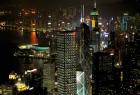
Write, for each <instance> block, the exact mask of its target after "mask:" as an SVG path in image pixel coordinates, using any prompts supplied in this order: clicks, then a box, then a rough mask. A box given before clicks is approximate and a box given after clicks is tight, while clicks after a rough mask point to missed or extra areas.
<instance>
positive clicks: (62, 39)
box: [56, 31, 77, 95]
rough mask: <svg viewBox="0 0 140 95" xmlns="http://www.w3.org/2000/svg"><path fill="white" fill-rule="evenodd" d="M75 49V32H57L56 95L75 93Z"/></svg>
mask: <svg viewBox="0 0 140 95" xmlns="http://www.w3.org/2000/svg"><path fill="white" fill-rule="evenodd" d="M76 51H77V49H76V43H75V33H74V32H71V31H65V32H64V31H63V32H59V33H58V35H57V56H56V64H57V76H58V77H57V82H58V95H76V66H77V65H76V62H77V58H76Z"/></svg>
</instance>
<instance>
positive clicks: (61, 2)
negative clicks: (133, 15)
mask: <svg viewBox="0 0 140 95" xmlns="http://www.w3.org/2000/svg"><path fill="white" fill-rule="evenodd" d="M96 1H97V7H98V9H99V11H100V13H101V15H120V13H121V12H124V11H126V10H128V11H135V10H136V9H137V8H136V5H137V6H140V3H139V2H140V0H96ZM81 2H85V3H86V4H89V5H88V6H91V7H92V6H93V2H94V0H0V5H2V6H4V7H6V6H7V5H12V6H16V7H17V5H19V6H25V7H40V8H44V9H45V8H48V7H51V8H58V7H68V6H75V7H76V6H80V4H81ZM138 3H139V4H138Z"/></svg>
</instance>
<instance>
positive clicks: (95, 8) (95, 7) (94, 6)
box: [94, 0, 97, 9]
mask: <svg viewBox="0 0 140 95" xmlns="http://www.w3.org/2000/svg"><path fill="white" fill-rule="evenodd" d="M96 7H97V5H96V0H94V8H95V9H96Z"/></svg>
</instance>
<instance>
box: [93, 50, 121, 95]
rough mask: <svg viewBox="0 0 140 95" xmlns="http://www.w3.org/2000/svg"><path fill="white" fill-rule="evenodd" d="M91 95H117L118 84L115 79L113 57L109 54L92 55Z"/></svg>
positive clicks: (98, 53) (97, 53)
mask: <svg viewBox="0 0 140 95" xmlns="http://www.w3.org/2000/svg"><path fill="white" fill-rule="evenodd" d="M93 63H94V64H93V74H92V75H93V76H94V77H93V78H94V79H93V81H94V84H93V95H117V94H116V89H117V88H118V87H119V83H118V81H119V80H117V79H116V78H115V77H116V75H115V67H114V64H115V56H114V54H113V53H110V52H96V53H94V55H93Z"/></svg>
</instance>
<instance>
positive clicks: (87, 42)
mask: <svg viewBox="0 0 140 95" xmlns="http://www.w3.org/2000/svg"><path fill="white" fill-rule="evenodd" d="M83 9H84V6H82V11H81V19H82V20H81V24H79V27H76V26H77V25H78V24H77V23H80V18H78V20H77V14H76V13H77V10H76V9H75V8H68V9H60V10H59V11H58V10H55V11H53V12H52V11H51V12H50V13H48V14H47V13H46V12H44V11H42V12H41V11H37V10H36V9H21V10H17V11H15V12H16V15H15V14H14V15H13V17H12V18H10V20H9V17H8V18H7V19H1V22H0V29H1V30H3V31H10V30H16V31H18V32H25V31H26V32H27V31H28V32H32V33H36V34H35V35H37V37H38V39H41V40H42V39H44V43H45V45H44V44H43V43H40V42H39V41H38V43H36V44H31V45H19V46H18V49H17V50H16V51H15V53H14V54H13V56H14V57H15V59H16V61H15V62H16V64H17V67H18V68H19V69H17V70H14V71H12V72H11V73H9V81H8V82H7V83H8V84H9V85H8V87H5V86H1V87H0V94H2V95H11V93H12V94H13V95H25V94H26V95H29V94H30V95H137V94H140V91H139V87H140V70H139V68H140V51H139V47H140V30H139V27H140V25H139V24H140V17H139V16H134V17H132V16H129V15H128V14H127V13H124V14H123V15H122V17H111V18H109V19H104V18H101V17H99V13H98V10H97V9H96V2H95V7H94V9H93V11H92V12H91V13H90V16H87V18H85V15H84V13H83V12H84V11H83ZM78 13H79V12H78ZM9 15H12V12H11V11H1V12H0V16H1V17H2V16H6V17H7V16H9ZM75 17H76V19H74V20H73V18H75ZM15 18H18V19H15ZM73 26H74V27H75V28H73ZM52 30H53V31H52ZM5 89H6V90H5ZM9 89H10V90H9ZM6 91H7V92H6ZM8 91H9V92H8ZM5 93H7V94H5Z"/></svg>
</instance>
